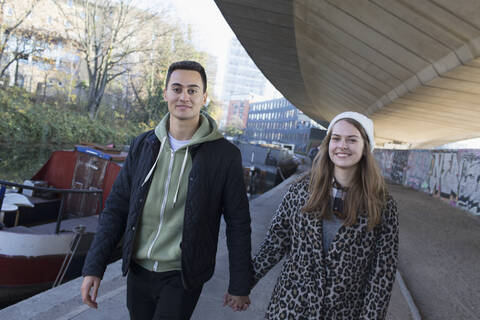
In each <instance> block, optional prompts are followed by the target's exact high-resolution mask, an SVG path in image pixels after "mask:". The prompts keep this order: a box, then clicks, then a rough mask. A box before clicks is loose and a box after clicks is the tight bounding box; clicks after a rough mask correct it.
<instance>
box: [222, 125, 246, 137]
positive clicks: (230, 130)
mask: <svg viewBox="0 0 480 320" xmlns="http://www.w3.org/2000/svg"><path fill="white" fill-rule="evenodd" d="M222 131H223V134H225V135H227V136H231V137H236V136H239V135H241V134H242V133H243V130H242V129H240V128H238V127H235V126H232V125H229V126H226V127H225V128H224V129H223V130H222Z"/></svg>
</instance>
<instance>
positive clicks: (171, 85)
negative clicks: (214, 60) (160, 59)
mask: <svg viewBox="0 0 480 320" xmlns="http://www.w3.org/2000/svg"><path fill="white" fill-rule="evenodd" d="M163 98H164V99H165V101H167V103H168V111H169V112H170V116H171V117H173V118H176V119H177V120H194V119H197V120H198V118H199V116H200V109H201V108H202V106H203V105H204V104H205V102H206V101H207V94H206V93H204V92H203V82H202V77H201V76H200V73H198V72H197V71H194V70H181V69H177V70H175V71H173V72H172V74H171V75H170V80H169V82H168V84H167V88H166V89H165V91H164V92H163Z"/></svg>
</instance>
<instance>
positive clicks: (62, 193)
mask: <svg viewBox="0 0 480 320" xmlns="http://www.w3.org/2000/svg"><path fill="white" fill-rule="evenodd" d="M2 185H3V186H8V187H16V188H19V192H21V191H22V190H23V189H30V190H37V191H46V192H53V193H58V194H60V208H59V210H58V216H57V224H56V226H55V233H56V234H58V233H60V224H61V223H62V216H63V207H64V204H65V196H66V195H67V194H75V193H87V194H88V193H91V194H94V195H95V194H97V198H98V203H99V206H97V213H99V210H100V208H101V205H102V202H103V190H102V189H98V188H90V189H59V188H49V187H35V186H27V185H24V184H20V183H15V182H9V181H5V180H0V186H2ZM2 200H3V199H2ZM2 202H3V201H2ZM1 206H2V203H0V208H1Z"/></svg>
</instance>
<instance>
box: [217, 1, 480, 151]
mask: <svg viewBox="0 0 480 320" xmlns="http://www.w3.org/2000/svg"><path fill="white" fill-rule="evenodd" d="M215 2H216V3H217V6H218V7H219V8H220V11H221V12H222V14H223V15H224V17H225V18H226V20H227V22H228V23H229V24H230V26H231V27H232V29H233V31H234V32H235V34H236V35H237V37H238V39H239V40H240V42H241V43H242V45H243V46H244V47H245V48H246V50H247V52H248V53H249V55H250V56H251V57H252V59H253V60H254V61H255V63H256V64H257V66H258V67H259V68H260V69H261V70H262V72H263V73H264V75H265V76H266V77H267V78H268V79H269V80H270V81H271V82H272V83H273V84H274V85H275V86H276V87H277V89H278V90H279V91H280V92H282V93H283V95H284V96H285V97H286V98H287V99H288V100H290V101H291V102H292V103H293V104H294V105H296V106H297V107H298V108H299V109H301V110H302V111H303V112H305V113H306V114H307V115H309V116H310V117H312V118H313V119H316V120H319V121H329V120H331V119H332V118H333V116H334V115H335V114H337V113H338V112H341V111H346V110H355V111H359V112H362V113H365V114H368V115H369V116H370V117H371V118H372V119H373V120H374V121H375V135H376V140H377V145H380V146H381V145H384V144H385V143H392V142H393V143H401V144H407V145H408V146H410V147H412V148H427V147H433V146H438V145H441V144H444V143H448V142H452V141H457V140H461V139H468V138H475V137H479V136H480V0H455V1H452V0H370V1H368V0H262V1H258V0H215Z"/></svg>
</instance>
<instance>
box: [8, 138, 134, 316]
mask: <svg viewBox="0 0 480 320" xmlns="http://www.w3.org/2000/svg"><path fill="white" fill-rule="evenodd" d="M123 158H124V157H122V156H119V153H117V152H115V153H113V152H112V150H107V151H105V150H103V151H101V150H97V149H95V148H94V146H76V147H75V150H71V151H55V152H53V153H52V155H51V157H50V158H49V160H48V161H47V162H46V163H45V164H44V165H43V167H42V168H41V169H40V170H39V171H38V172H37V173H36V174H35V175H34V176H33V177H32V178H31V179H29V180H26V181H24V183H22V184H18V183H13V182H8V181H3V180H0V187H1V189H0V190H2V191H3V192H0V206H1V213H0V308H2V307H4V306H6V305H9V304H12V303H14V302H16V301H19V300H22V299H24V298H26V297H29V296H32V295H34V294H36V293H38V292H40V291H43V290H46V289H49V288H51V287H54V286H56V285H58V284H60V283H63V282H65V281H68V280H71V279H74V278H76V277H78V276H80V275H81V269H82V266H83V262H84V260H85V256H86V253H87V251H88V249H89V247H90V244H91V242H92V240H93V236H94V234H95V231H96V228H97V224H98V215H99V213H100V211H101V210H102V209H103V206H104V204H105V200H106V198H107V196H108V194H109V193H110V190H111V188H112V185H113V182H114V180H115V178H116V177H117V175H118V173H119V171H120V169H121V163H119V162H117V161H114V159H116V160H119V161H121V160H122V159H123ZM6 187H8V189H7V188H6ZM118 249H120V248H118ZM119 257H120V250H118V252H116V253H114V254H113V257H112V258H113V259H115V258H119Z"/></svg>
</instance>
